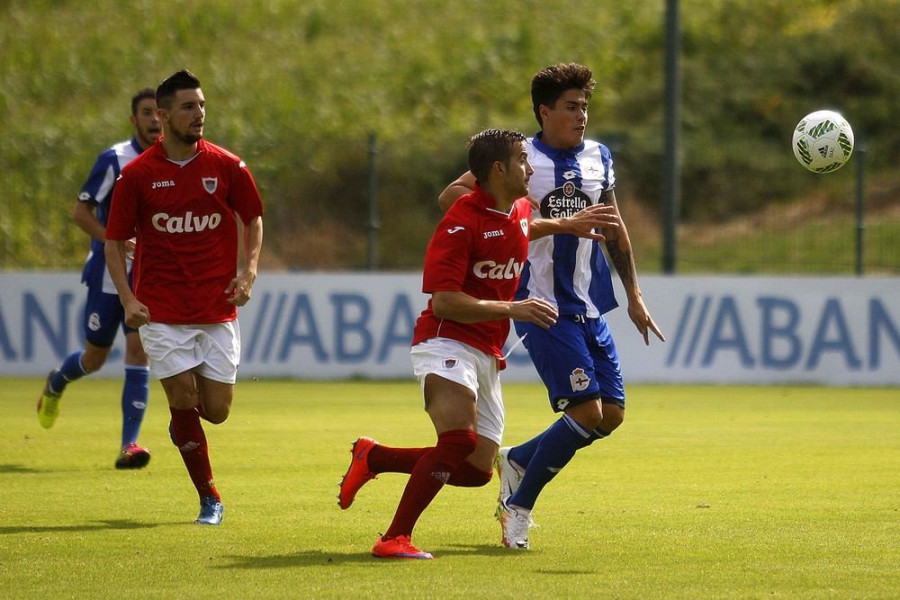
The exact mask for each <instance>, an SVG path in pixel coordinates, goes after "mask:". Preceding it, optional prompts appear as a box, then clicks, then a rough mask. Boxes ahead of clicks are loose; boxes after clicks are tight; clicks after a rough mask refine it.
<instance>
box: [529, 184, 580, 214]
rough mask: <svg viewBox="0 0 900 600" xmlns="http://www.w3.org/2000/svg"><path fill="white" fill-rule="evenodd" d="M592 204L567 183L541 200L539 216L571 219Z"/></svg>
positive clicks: (578, 190)
mask: <svg viewBox="0 0 900 600" xmlns="http://www.w3.org/2000/svg"><path fill="white" fill-rule="evenodd" d="M591 204H592V202H591V199H590V197H589V196H588V195H587V194H585V193H584V192H583V191H581V190H580V189H578V188H577V187H575V184H574V183H572V182H571V181H567V182H566V183H564V184H563V185H562V187H558V188H556V189H555V190H552V191H551V192H550V193H549V194H547V195H546V196H544V199H543V200H541V216H542V217H544V218H545V219H558V218H560V217H571V216H572V215H574V214H575V213H577V212H578V211H579V210H583V209H585V208H587V207H588V206H590V205H591Z"/></svg>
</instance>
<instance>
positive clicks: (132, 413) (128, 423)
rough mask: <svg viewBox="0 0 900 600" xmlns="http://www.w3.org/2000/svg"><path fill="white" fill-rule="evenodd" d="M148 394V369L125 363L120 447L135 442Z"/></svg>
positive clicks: (139, 430) (142, 420) (145, 410)
mask: <svg viewBox="0 0 900 600" xmlns="http://www.w3.org/2000/svg"><path fill="white" fill-rule="evenodd" d="M149 395H150V369H148V368H147V367H135V366H132V365H125V384H124V385H123V386H122V447H123V448H124V447H125V446H127V445H128V444H133V443H135V442H137V438H138V434H139V433H140V432H141V423H143V422H144V413H145V412H147V398H148V397H149Z"/></svg>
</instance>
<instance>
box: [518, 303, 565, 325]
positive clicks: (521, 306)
mask: <svg viewBox="0 0 900 600" xmlns="http://www.w3.org/2000/svg"><path fill="white" fill-rule="evenodd" d="M510 308H511V311H510V312H511V315H510V316H511V317H512V318H513V319H515V320H516V321H528V322H529V323H534V324H535V325H538V326H539V327H543V328H544V329H550V328H551V327H553V326H554V325H556V319H557V318H558V317H559V313H558V312H557V310H556V308H555V307H554V306H553V305H552V304H550V303H549V302H546V301H545V300H541V299H539V298H527V299H525V300H519V301H518V302H513V303H511V304H510Z"/></svg>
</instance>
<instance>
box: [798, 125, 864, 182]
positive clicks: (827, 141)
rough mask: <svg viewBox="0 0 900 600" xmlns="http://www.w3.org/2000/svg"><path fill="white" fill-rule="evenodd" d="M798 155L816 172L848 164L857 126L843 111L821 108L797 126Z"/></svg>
mask: <svg viewBox="0 0 900 600" xmlns="http://www.w3.org/2000/svg"><path fill="white" fill-rule="evenodd" d="M793 147H794V156H795V157H797V162H799V163H800V164H801V165H803V166H804V167H806V168H807V169H809V170H810V171H812V172H813V173H831V172H832V171H837V170H838V169H840V168H841V167H843V166H844V163H846V162H847V160H848V159H849V158H850V154H851V153H852V152H853V130H852V129H851V128H850V123H848V122H847V119H845V118H844V117H842V116H841V115H840V113H837V112H835V111H833V110H817V111H816V112H813V113H809V114H808V115H806V116H805V117H803V118H802V119H800V122H799V123H797V127H795V128H794V140H793Z"/></svg>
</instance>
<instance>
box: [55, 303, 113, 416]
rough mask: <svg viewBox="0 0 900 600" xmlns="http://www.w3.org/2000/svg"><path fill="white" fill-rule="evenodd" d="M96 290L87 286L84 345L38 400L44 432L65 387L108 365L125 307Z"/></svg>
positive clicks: (70, 356)
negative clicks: (106, 363) (107, 360)
mask: <svg viewBox="0 0 900 600" xmlns="http://www.w3.org/2000/svg"><path fill="white" fill-rule="evenodd" d="M97 288H99V286H96V287H88V295H87V302H86V303H85V308H84V314H83V317H82V327H83V329H84V337H85V346H84V348H83V349H80V350H76V351H75V352H73V353H71V354H70V355H68V356H67V357H66V358H65V359H64V360H63V362H62V364H61V365H60V366H59V368H58V369H54V370H53V371H51V372H50V374H49V375H48V376H47V380H46V382H45V383H44V389H43V391H42V392H41V397H40V399H39V400H38V406H37V412H38V421H39V422H40V424H41V426H42V427H44V428H45V429H49V428H51V427H53V424H54V423H55V422H56V418H57V416H58V415H59V402H60V400H61V398H62V394H63V392H64V391H65V389H66V386H67V385H68V384H70V383H72V382H73V381H77V380H79V379H81V378H82V377H84V376H85V375H88V374H90V373H93V372H94V371H97V370H98V369H100V367H102V366H103V364H104V363H105V362H106V359H107V357H108V356H109V352H110V349H111V348H112V344H113V341H114V340H115V337H116V333H117V331H118V328H119V324H120V323H121V316H120V315H121V310H122V306H121V304H120V303H119V297H118V296H116V295H115V294H104V293H103V292H102V290H100V289H97Z"/></svg>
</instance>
